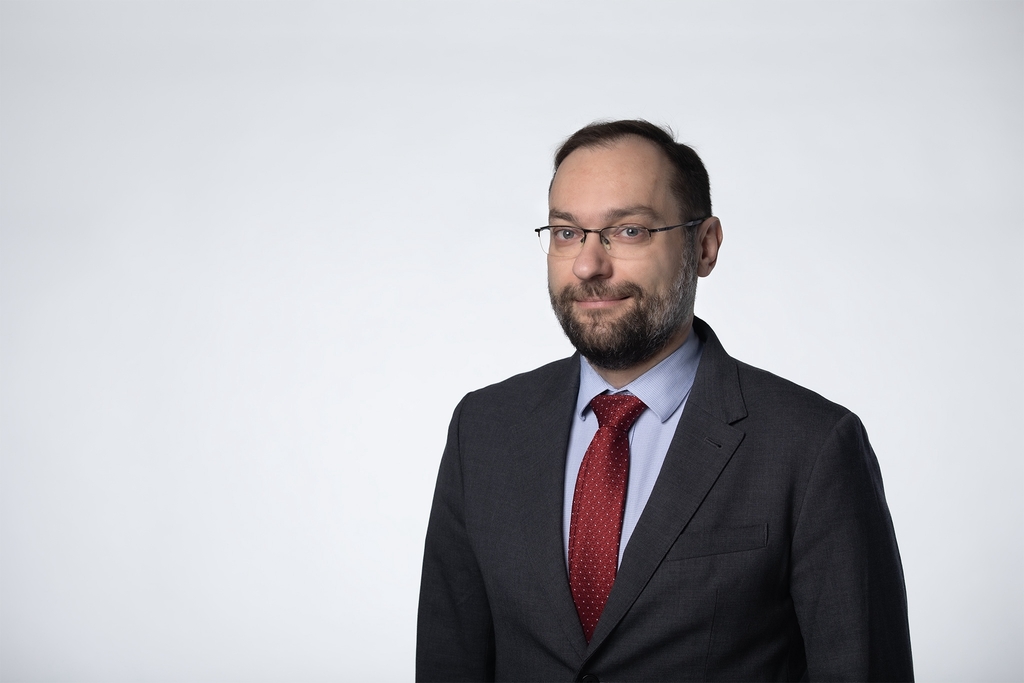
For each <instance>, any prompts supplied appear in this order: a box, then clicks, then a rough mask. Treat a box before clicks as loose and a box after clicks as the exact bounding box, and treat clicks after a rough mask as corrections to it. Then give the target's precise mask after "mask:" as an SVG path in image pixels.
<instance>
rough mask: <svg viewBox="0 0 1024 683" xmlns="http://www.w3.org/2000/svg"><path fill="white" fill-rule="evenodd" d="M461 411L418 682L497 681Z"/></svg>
mask: <svg viewBox="0 0 1024 683" xmlns="http://www.w3.org/2000/svg"><path fill="white" fill-rule="evenodd" d="M465 402H466V401H465V399H463V401H462V403H460V404H459V406H458V407H457V408H456V409H455V414H454V415H453V416H452V422H451V425H450V426H449V428H448V443H447V445H446V446H445V449H444V455H443V456H442V458H441V467H440V471H439V472H438V476H437V486H436V488H435V489H434V501H433V505H432V507H431V510H430V521H429V522H428V525H427V540H426V546H425V549H424V553H423V575H422V579H421V581H420V601H419V615H418V618H417V632H416V680H417V681H493V680H494V628H493V625H492V622H491V611H490V607H489V605H488V601H487V593H486V591H485V589H484V582H483V577H482V576H481V573H480V568H479V566H478V564H477V561H476V557H475V555H474V552H473V549H472V547H471V544H470V541H469V535H468V533H467V529H466V520H465V509H464V497H463V469H462V454H461V452H460V448H459V419H460V416H461V414H462V410H463V406H464V405H465Z"/></svg>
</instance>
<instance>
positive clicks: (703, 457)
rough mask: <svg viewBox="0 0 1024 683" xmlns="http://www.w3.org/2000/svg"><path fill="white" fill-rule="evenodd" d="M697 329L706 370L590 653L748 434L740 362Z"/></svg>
mask: <svg viewBox="0 0 1024 683" xmlns="http://www.w3.org/2000/svg"><path fill="white" fill-rule="evenodd" d="M694 330H696V331H697V333H698V335H699V336H700V337H701V339H702V340H703V341H704V350H703V353H702V356H701V361H700V367H699V368H698V370H697V376H696V377H695V378H694V382H693V387H692V388H691V390H690V395H689V398H688V399H687V401H686V406H685V407H684V409H683V414H682V416H681V417H680V420H679V426H678V427H677V428H676V433H675V436H674V437H673V439H672V444H671V446H669V450H668V453H667V455H666V457H665V463H664V465H662V468H661V473H660V474H659V475H658V480H657V482H656V483H655V485H654V490H653V491H651V497H650V499H649V500H648V501H647V505H646V507H645V508H644V511H643V514H642V515H641V516H640V520H639V522H637V525H636V529H635V530H634V531H633V535H632V536H631V537H630V539H629V545H628V546H626V551H625V553H624V554H623V558H622V563H621V565H620V567H619V571H618V574H617V576H616V578H615V583H614V585H613V586H612V592H611V595H609V597H608V603H607V604H606V605H605V608H604V612H603V613H602V614H601V619H600V621H599V622H598V624H597V629H596V630H595V631H594V636H593V638H592V639H591V641H590V646H589V648H588V653H593V652H594V651H595V650H596V649H597V648H598V647H600V645H601V643H602V642H603V641H604V639H605V638H606V637H607V636H608V634H609V633H611V631H612V630H613V629H614V628H615V626H616V625H617V624H618V623H619V621H620V620H621V619H622V617H623V616H625V614H626V612H627V611H628V610H629V608H630V606H632V604H633V602H634V601H635V600H636V599H637V597H638V596H639V595H640V592H641V591H642V590H643V589H644V586H646V585H647V582H648V581H650V579H651V576H652V575H653V574H654V572H655V570H656V569H657V568H658V566H659V565H660V564H661V561H662V559H663V558H664V557H665V555H666V554H667V553H668V550H669V548H671V547H672V544H673V543H674V542H675V541H676V539H677V538H678V536H679V534H681V533H682V532H683V529H684V528H685V527H686V525H687V524H688V523H689V521H690V518H691V517H693V514H694V513H695V512H696V511H697V508H698V507H700V504H701V502H702V501H703V500H704V498H705V497H706V496H707V494H708V491H710V490H711V487H712V486H714V484H715V482H716V481H717V480H718V477H719V475H720V474H721V473H722V470H723V469H724V468H725V466H726V465H727V464H728V462H729V459H730V458H731V457H732V454H733V453H734V452H735V450H736V448H737V447H738V446H739V445H740V442H741V441H742V440H743V436H744V433H743V431H742V430H740V429H737V428H736V427H733V426H732V425H731V423H733V422H735V421H738V420H740V419H742V418H743V417H744V416H745V415H746V409H745V406H744V405H743V396H742V394H741V392H740V387H739V379H738V376H737V370H736V362H735V361H734V360H733V359H732V358H730V357H729V356H728V355H727V354H726V353H725V350H724V349H723V348H722V346H721V344H720V343H719V342H718V338H717V337H715V334H714V332H712V331H711V328H709V327H708V326H707V325H705V324H704V323H703V322H702V321H700V320H695V321H694ZM570 600H571V595H570Z"/></svg>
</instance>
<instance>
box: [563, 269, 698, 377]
mask: <svg viewBox="0 0 1024 683" xmlns="http://www.w3.org/2000/svg"><path fill="white" fill-rule="evenodd" d="M548 293H549V294H550V296H551V307H552V308H553V309H554V311H555V316H556V317H557V318H558V322H559V323H560V324H561V325H562V331H563V332H565V336H566V337H568V338H569V341H570V342H571V343H572V345H573V346H575V347H576V350H577V351H579V352H580V353H581V354H583V356H584V357H585V358H586V359H587V360H589V361H590V363H591V364H592V365H595V366H597V367H599V368H604V369H606V370H624V369H626V368H629V367H633V366H635V365H639V364H640V363H643V362H644V361H646V360H648V359H649V358H651V357H652V356H654V354H656V353H658V352H659V351H661V350H662V349H663V348H665V345H666V344H668V342H669V340H671V339H672V336H673V335H675V333H676V332H677V331H678V330H679V328H680V327H681V326H682V325H683V324H684V323H685V322H686V321H687V320H689V318H690V316H691V315H692V314H693V302H694V299H695V297H696V294H697V267H696V253H692V251H691V250H690V249H687V253H686V255H685V257H684V258H683V265H682V267H681V268H680V269H679V274H678V275H677V276H676V279H675V281H674V282H673V283H672V286H671V287H670V288H669V290H668V291H667V292H664V293H661V294H659V293H656V292H651V291H648V290H645V289H644V288H642V287H641V286H640V285H638V284H636V283H635V282H628V281H627V282H622V283H619V284H617V285H609V284H607V283H606V282H605V281H604V280H587V281H584V282H581V283H579V284H576V285H568V286H566V287H564V288H563V289H562V290H561V291H560V292H554V291H551V289H550V288H549V290H548ZM623 297H631V298H632V302H633V303H632V308H630V309H629V310H627V311H625V312H623V313H621V314H619V315H618V317H613V315H609V312H608V311H603V310H595V311H577V310H574V306H573V304H574V302H575V301H578V300H580V299H588V298H602V299H605V298H608V299H618V298H623Z"/></svg>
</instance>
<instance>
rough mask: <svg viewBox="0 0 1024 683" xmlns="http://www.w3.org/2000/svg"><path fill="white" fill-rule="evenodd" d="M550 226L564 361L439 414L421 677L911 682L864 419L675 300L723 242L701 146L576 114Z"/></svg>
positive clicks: (707, 269)
mask: <svg viewBox="0 0 1024 683" xmlns="http://www.w3.org/2000/svg"><path fill="white" fill-rule="evenodd" d="M549 223H551V225H549V226H546V227H545V228H542V229H540V230H538V232H539V233H540V234H541V239H542V245H543V246H544V248H545V251H546V252H547V254H548V286H549V290H550V293H551V301H552V306H553V308H554V310H555V314H556V316H557V317H558V319H559V322H560V323H561V324H562V327H563V329H564V331H565V333H566V335H567V336H568V338H569V340H570V341H571V342H572V343H573V345H574V346H575V347H576V349H577V350H578V352H579V353H577V354H576V355H574V356H573V357H571V358H569V359H566V360H562V361H558V362H555V363H552V364H550V365H547V366H544V367H542V368H539V369H537V370H534V371H532V372H528V373H526V374H523V375H518V376H516V377H512V378H511V379H509V380H506V381H505V382H502V383H500V384H496V385H494V386H490V387H487V388H485V389H481V390H479V391H476V392H473V393H470V394H469V395H467V396H466V397H465V398H464V399H463V401H462V402H461V403H460V404H459V406H458V407H457V408H456V410H455V415H454V417H453V418H452V422H451V427H450V429H449V433H448V444H447V446H446V448H445V451H444V455H443V457H442V461H441V467H440V472H439V475H438V480H437V487H436V490H435V495H434V502H433V508H432V510H431V514H430V521H429V526H428V531H427V540H426V549H425V554H424V561H423V577H422V583H421V589H420V605H419V620H418V640H417V655H416V675H417V679H418V680H421V681H457V680H458V681H476V680H515V681H534V680H537V681H541V680H551V681H555V680H566V681H568V680H577V681H598V680H609V681H610V680H635V681H655V680H713V679H724V680H827V681H831V680H857V681H867V680H912V678H913V666H912V661H911V654H910V638H909V631H908V625H907V606H906V594H905V589H904V583H903V572H902V568H901V565H900V558H899V551H898V549H897V547H896V538H895V534H894V531H893V527H892V521H891V519H890V517H889V511H888V508H887V506H886V503H885V497H884V493H883V490H882V481H881V475H880V473H879V470H878V463H877V461H876V459H875V456H874V453H873V452H872V450H871V446H870V445H869V443H868V439H867V434H866V433H865V431H864V428H863V426H862V425H861V423H860V421H859V420H858V419H857V417H856V416H855V415H854V414H852V413H850V412H849V411H848V410H846V409H845V408H842V407H841V406H838V405H836V404H834V403H830V402H829V401H827V400H825V399H823V398H822V397H820V396H818V395H816V394H814V393H812V392H810V391H808V390H806V389H803V388H801V387H798V386H796V385H794V384H792V383H790V382H787V381H785V380H783V379H780V378H778V377H776V376H774V375H771V374H769V373H767V372H764V371H762V370H758V369H756V368H753V367H751V366H748V365H745V364H743V363H741V362H739V361H736V360H734V359H733V358H731V357H730V356H729V355H728V354H727V353H726V352H725V350H724V349H723V348H722V345H721V343H720V342H719V341H718V338H717V337H716V336H715V334H714V332H713V331H712V330H711V328H710V327H708V326H707V325H706V324H705V323H703V322H702V321H700V320H698V319H695V318H694V316H693V302H694V296H695V292H696V279H697V277H706V276H707V275H709V274H710V273H711V271H712V270H713V269H714V267H715V263H716V261H717V258H718V251H719V247H720V245H721V243H722V227H721V224H720V222H719V220H718V219H717V218H715V217H713V216H712V215H711V200H710V191H709V184H708V179H707V173H706V171H705V170H704V166H703V164H702V163H701V161H700V159H699V158H698V156H697V155H696V153H695V152H693V150H692V149H690V148H689V147H686V146H685V145H681V144H677V143H676V142H675V141H674V140H673V139H672V137H671V136H670V135H669V134H668V133H667V132H666V131H664V130H662V129H660V128H658V127H656V126H653V125H651V124H649V123H646V122H644V121H617V122H612V123H600V124H593V125H591V126H587V127H585V128H583V129H581V130H580V131H577V132H576V133H575V134H574V135H572V136H571V137H570V138H569V139H568V140H567V141H566V142H565V143H564V144H563V146H562V147H561V149H560V150H559V151H558V153H557V154H556V157H555V175H554V178H553V180H552V183H551V187H550V190H549Z"/></svg>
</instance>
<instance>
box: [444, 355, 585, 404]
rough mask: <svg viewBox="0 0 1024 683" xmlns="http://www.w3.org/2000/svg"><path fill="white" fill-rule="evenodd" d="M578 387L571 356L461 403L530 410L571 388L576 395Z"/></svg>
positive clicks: (474, 393) (476, 393) (576, 368)
mask: <svg viewBox="0 0 1024 683" xmlns="http://www.w3.org/2000/svg"><path fill="white" fill-rule="evenodd" d="M578 385H579V356H578V355H574V356H570V357H568V358H563V359H561V360H557V361H554V362H553V363H548V364H547V365H542V366H541V367H539V368H536V369H534V370H530V371H528V372H523V373H520V374H518V375H513V376H512V377H509V378H508V379H506V380H503V381H501V382H497V383H495V384H491V385H489V386H486V387H483V388H481V389H477V390H476V391H472V392H470V393H469V394H467V395H466V397H465V398H464V399H463V400H462V404H463V406H464V407H476V408H480V407H500V406H505V405H507V404H515V405H519V406H524V407H527V406H528V407H532V406H533V405H535V404H536V403H537V402H539V401H541V400H544V399H550V398H551V397H553V396H556V395H560V394H562V393H564V392H565V391H566V390H568V389H572V391H573V393H574V394H575V391H576V389H577V387H578Z"/></svg>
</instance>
